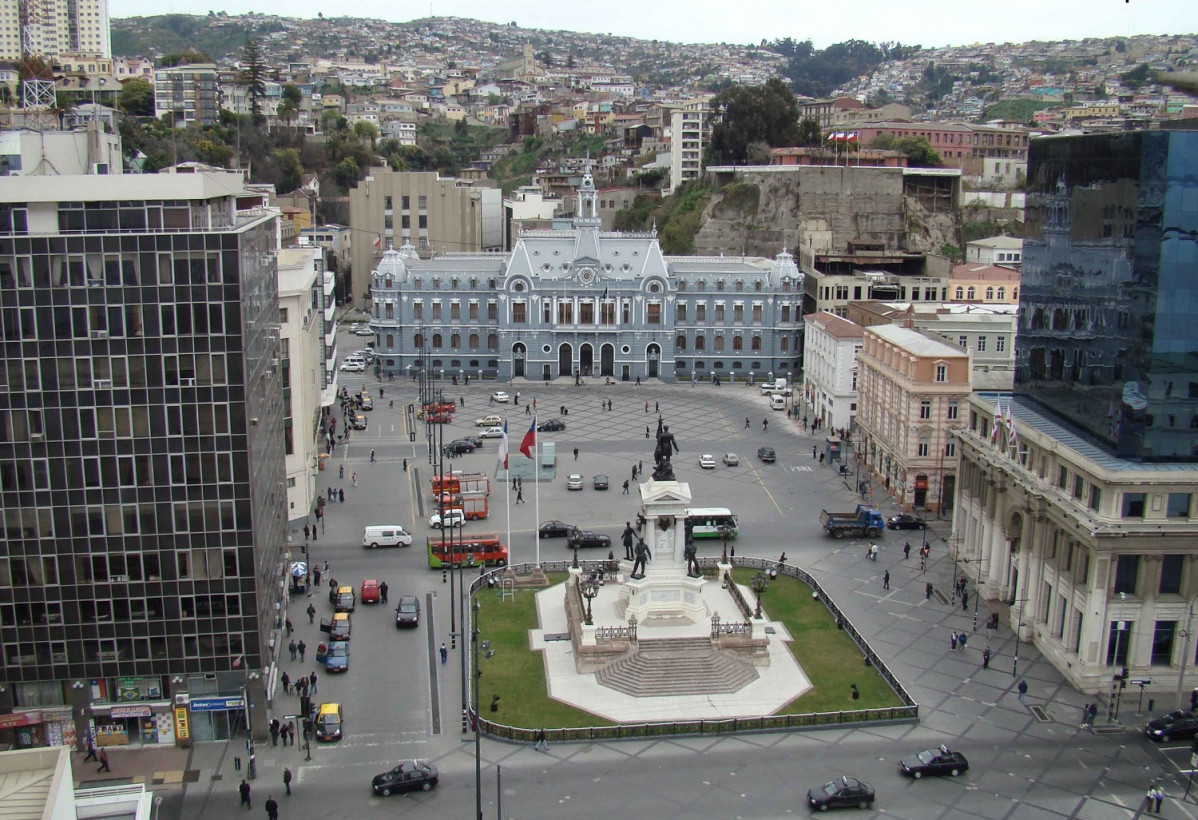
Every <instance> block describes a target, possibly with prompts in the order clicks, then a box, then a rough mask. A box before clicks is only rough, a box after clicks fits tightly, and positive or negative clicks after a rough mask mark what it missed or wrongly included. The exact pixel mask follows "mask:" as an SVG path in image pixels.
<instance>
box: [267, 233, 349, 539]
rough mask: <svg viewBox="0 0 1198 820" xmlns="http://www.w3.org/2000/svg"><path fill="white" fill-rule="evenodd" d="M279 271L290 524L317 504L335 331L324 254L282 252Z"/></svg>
mask: <svg viewBox="0 0 1198 820" xmlns="http://www.w3.org/2000/svg"><path fill="white" fill-rule="evenodd" d="M278 267H279V344H280V350H281V353H282V356H281V361H280V367H281V368H282V376H283V385H284V389H285V390H286V391H287V395H288V400H287V402H286V404H287V407H288V411H289V412H288V416H287V420H286V421H285V423H284V440H285V446H284V452H285V454H286V456H285V458H286V469H287V515H288V518H289V519H291V520H295V519H297V518H303V517H305V516H307V514H308V512H309V511H310V510H312V509H313V508H314V507H315V504H316V470H317V467H318V461H317V458H318V456H319V454H320V453H322V452H324V451H325V449H324V441H323V439H322V436H321V435H320V430H321V421H322V407H331V406H332V405H333V404H334V402H335V401H336V387H335V386H334V385H332V381H333V380H332V374H333V373H334V370H333V363H334V361H335V360H336V357H337V349H336V343H337V342H336V340H337V326H336V323H335V321H334V319H333V310H334V308H335V304H334V299H333V273H332V271H329V270H327V269H326V267H325V264H324V249H323V248H321V247H320V246H319V245H307V246H301V247H292V248H283V249H282V250H280V251H279V265H278Z"/></svg>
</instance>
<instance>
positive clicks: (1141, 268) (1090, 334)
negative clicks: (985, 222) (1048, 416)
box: [1015, 131, 1198, 461]
mask: <svg viewBox="0 0 1198 820" xmlns="http://www.w3.org/2000/svg"><path fill="white" fill-rule="evenodd" d="M1028 186H1029V190H1028V196H1027V231H1026V238H1025V240H1024V264H1023V282H1022V288H1023V289H1022V292H1021V295H1020V317H1019V334H1018V343H1017V345H1016V377H1015V392H1016V394H1018V395H1020V396H1022V397H1026V398H1028V399H1030V400H1032V401H1034V402H1035V403H1036V404H1038V405H1039V406H1041V407H1043V408H1045V409H1047V410H1048V411H1050V412H1051V413H1053V414H1054V415H1055V416H1057V417H1058V418H1060V419H1064V420H1066V421H1067V422H1070V423H1071V424H1072V425H1074V426H1076V427H1077V428H1079V429H1080V430H1081V431H1082V432H1084V434H1085V435H1086V436H1087V437H1088V438H1090V439H1092V440H1093V441H1094V442H1095V443H1097V444H1098V445H1099V446H1101V447H1102V448H1103V449H1104V450H1106V451H1107V452H1109V453H1111V454H1112V455H1115V456H1118V457H1120V458H1125V459H1131V460H1143V461H1198V321H1196V320H1195V317H1196V316H1198V132H1194V131H1137V132H1131V133H1115V134H1094V135H1088V136H1061V137H1048V138H1043V139H1037V140H1034V141H1033V142H1032V147H1031V153H1030V159H1029V166H1028Z"/></svg>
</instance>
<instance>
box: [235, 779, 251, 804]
mask: <svg viewBox="0 0 1198 820" xmlns="http://www.w3.org/2000/svg"><path fill="white" fill-rule="evenodd" d="M237 791H238V792H239V793H240V794H241V805H243V806H245V808H246V811H249V809H250V784H249V783H247V782H246V781H245V778H242V780H241V785H240V786H238V787H237Z"/></svg>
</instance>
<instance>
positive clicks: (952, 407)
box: [948, 401, 960, 419]
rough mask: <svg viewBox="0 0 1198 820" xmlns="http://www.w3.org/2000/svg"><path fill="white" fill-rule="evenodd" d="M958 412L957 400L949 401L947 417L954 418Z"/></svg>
mask: <svg viewBox="0 0 1198 820" xmlns="http://www.w3.org/2000/svg"><path fill="white" fill-rule="evenodd" d="M959 412H960V407H959V405H958V404H957V402H955V401H950V402H949V403H948V418H949V419H956V418H957V415H958V413H959Z"/></svg>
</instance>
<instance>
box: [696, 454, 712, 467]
mask: <svg viewBox="0 0 1198 820" xmlns="http://www.w3.org/2000/svg"><path fill="white" fill-rule="evenodd" d="M699 466H700V467H702V468H703V469H704V470H714V469H715V456H713V455H712V454H711V453H704V454H703V455H701V456H699Z"/></svg>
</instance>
